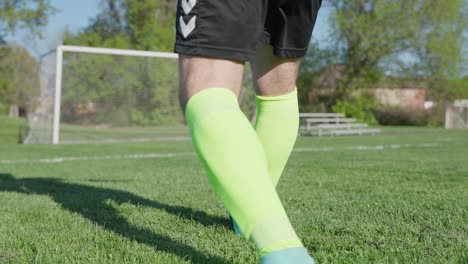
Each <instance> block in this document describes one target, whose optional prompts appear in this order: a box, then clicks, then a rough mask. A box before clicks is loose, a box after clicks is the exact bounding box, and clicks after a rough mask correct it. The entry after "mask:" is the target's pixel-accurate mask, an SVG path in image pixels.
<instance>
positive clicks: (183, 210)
mask: <svg viewBox="0 0 468 264" xmlns="http://www.w3.org/2000/svg"><path fill="white" fill-rule="evenodd" d="M0 191H10V192H18V193H25V194H40V195H48V196H50V197H51V198H52V199H53V200H54V201H55V202H57V203H58V204H60V205H61V206H62V207H63V208H65V209H67V210H69V211H70V212H74V213H78V214H80V215H82V216H83V217H85V218H87V219H89V220H91V221H93V222H95V223H96V224H98V225H100V226H101V227H103V228H105V229H107V230H110V231H112V232H114V233H116V234H119V235H121V236H124V237H127V238H130V239H134V240H136V241H138V242H139V243H144V244H147V245H149V246H153V247H155V248H156V249H157V250H159V251H164V252H167V253H170V254H174V255H177V256H179V257H180V258H182V259H186V260H190V261H191V262H193V263H228V261H227V260H225V259H223V258H220V257H218V256H209V255H206V254H204V253H202V252H200V251H199V250H197V249H195V248H193V247H191V246H188V245H184V244H181V243H180V242H177V241H174V240H173V239H171V238H169V237H167V236H163V235H159V234H155V233H152V232H151V231H149V230H146V229H143V228H139V227H135V226H132V225H131V224H130V223H129V222H128V221H127V220H126V219H125V218H124V217H122V216H120V215H119V213H118V212H117V211H116V210H115V209H114V208H113V207H112V206H110V205H108V204H107V202H106V201H108V200H112V201H114V202H116V203H132V204H135V205H142V206H148V207H152V208H156V209H160V210H164V211H166V212H168V213H171V214H174V215H177V216H179V217H183V218H187V219H192V220H195V221H197V222H199V223H201V224H202V225H205V226H212V225H222V226H228V225H229V221H228V219H226V218H221V217H215V216H210V215H208V214H206V213H205V212H201V211H194V210H192V209H190V208H187V207H182V206H171V205H167V204H163V203H160V202H156V201H152V200H148V199H145V198H142V197H139V196H137V195H134V194H132V193H130V192H126V191H120V190H113V189H106V188H99V187H93V186H87V185H80V184H75V183H67V182H63V181H61V180H60V179H54V178H25V179H16V178H14V177H13V176H12V175H11V174H2V173H0Z"/></svg>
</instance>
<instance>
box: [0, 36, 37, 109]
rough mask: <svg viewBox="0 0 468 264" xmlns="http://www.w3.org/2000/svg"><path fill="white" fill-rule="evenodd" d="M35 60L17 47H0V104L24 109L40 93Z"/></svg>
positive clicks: (15, 45) (23, 49) (24, 50)
mask: <svg viewBox="0 0 468 264" xmlns="http://www.w3.org/2000/svg"><path fill="white" fill-rule="evenodd" d="M36 65H37V62H36V59H35V58H34V57H32V56H31V54H29V52H28V51H27V50H26V49H25V48H23V47H21V46H19V45H17V44H9V45H7V46H4V47H0V103H3V104H5V105H18V107H20V108H23V109H24V108H26V107H27V104H28V102H29V100H30V99H31V98H33V97H34V96H37V95H38V94H39V92H40V86H39V84H38V82H39V80H38V76H37V72H36V71H37V70H36Z"/></svg>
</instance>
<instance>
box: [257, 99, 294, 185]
mask: <svg viewBox="0 0 468 264" xmlns="http://www.w3.org/2000/svg"><path fill="white" fill-rule="evenodd" d="M298 129H299V106H298V102H297V90H294V91H293V92H291V93H288V94H284V95H280V96H257V121H256V123H255V131H256V132H257V135H258V137H259V138H260V141H261V142H262V145H263V149H264V150H265V153H266V157H267V162H268V171H269V173H270V177H271V180H272V182H273V185H274V186H276V185H277V184H278V181H279V179H280V177H281V174H282V173H283V170H284V167H285V166H286V162H287V161H288V159H289V156H290V155H291V152H292V149H293V147H294V143H295V142H296V138H297V132H298Z"/></svg>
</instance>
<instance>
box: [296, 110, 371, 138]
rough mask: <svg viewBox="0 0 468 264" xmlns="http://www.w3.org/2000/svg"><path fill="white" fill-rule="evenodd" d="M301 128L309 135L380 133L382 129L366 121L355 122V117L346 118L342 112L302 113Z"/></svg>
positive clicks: (300, 116)
mask: <svg viewBox="0 0 468 264" xmlns="http://www.w3.org/2000/svg"><path fill="white" fill-rule="evenodd" d="M299 118H300V122H301V127H300V128H301V130H302V131H304V130H305V133H302V134H304V135H309V136H327V135H329V136H340V135H365V134H372V135H374V134H378V133H380V129H376V128H369V126H368V125H367V124H365V123H355V122H356V119H355V118H346V117H345V116H344V114H340V113H301V114H299Z"/></svg>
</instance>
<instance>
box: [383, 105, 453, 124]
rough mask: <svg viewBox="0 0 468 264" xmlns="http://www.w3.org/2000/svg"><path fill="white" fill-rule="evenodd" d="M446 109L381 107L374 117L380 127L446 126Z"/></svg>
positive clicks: (439, 107) (438, 107)
mask: <svg viewBox="0 0 468 264" xmlns="http://www.w3.org/2000/svg"><path fill="white" fill-rule="evenodd" d="M444 114H445V108H444V105H443V104H441V103H440V104H436V106H435V107H433V108H431V109H428V110H424V109H412V108H402V107H388V106H387V107H379V108H378V109H376V110H374V116H375V118H376V119H377V121H378V122H379V124H380V125H384V126H432V127H439V126H443V125H444V120H445V116H444Z"/></svg>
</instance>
